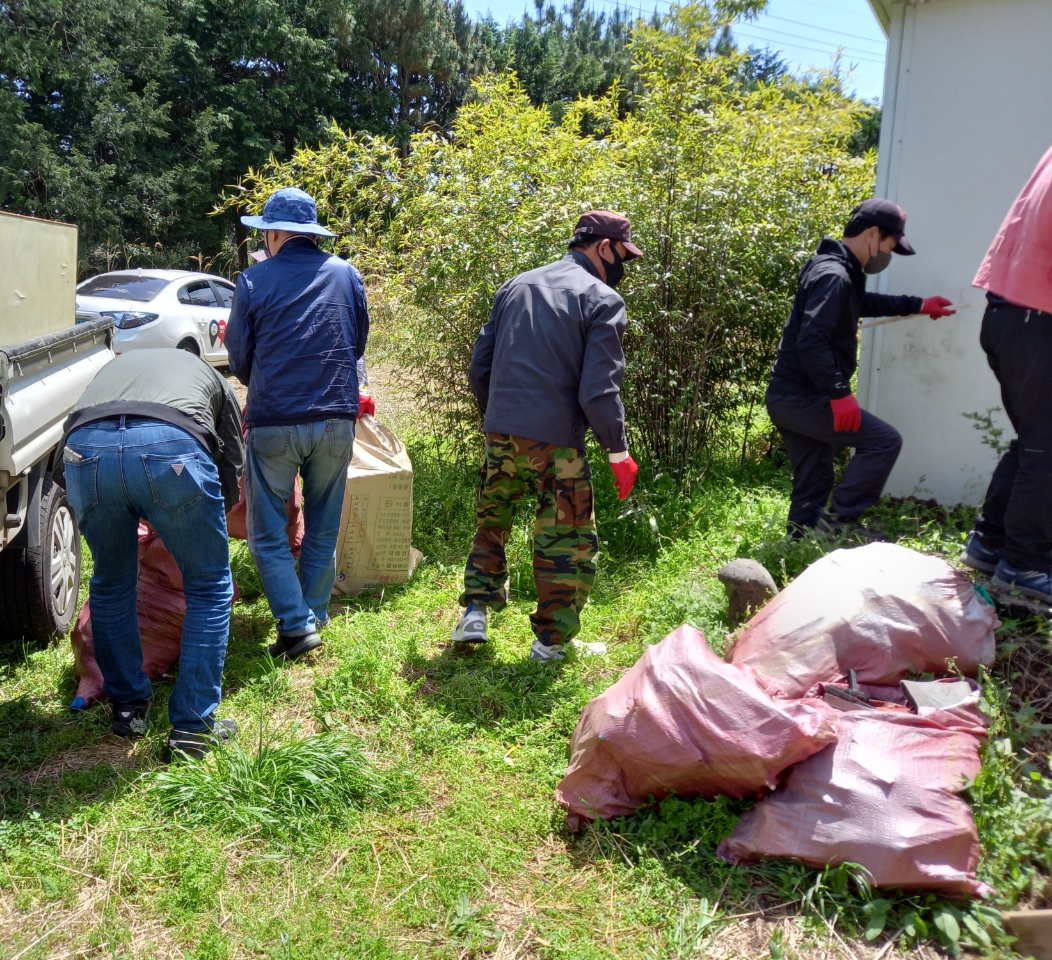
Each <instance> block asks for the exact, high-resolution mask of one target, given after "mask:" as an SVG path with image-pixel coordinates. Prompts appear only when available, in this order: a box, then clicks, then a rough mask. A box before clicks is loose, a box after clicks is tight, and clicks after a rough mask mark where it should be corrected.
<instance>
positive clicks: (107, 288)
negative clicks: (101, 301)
mask: <svg viewBox="0 0 1052 960" xmlns="http://www.w3.org/2000/svg"><path fill="white" fill-rule="evenodd" d="M167 283H168V281H167V280H164V279H162V278H161V277H140V276H136V275H135V274H133V273H104V274H102V275H101V276H99V277H95V278H94V279H92V280H89V281H88V282H87V283H85V284H84V286H83V287H81V288H80V289H79V290H78V291H77V293H78V294H80V295H81V296H84V297H108V298H109V299H110V300H136V301H138V302H139V303H148V302H149V301H150V300H152V299H153V298H154V297H156V296H157V294H159V293H160V292H161V291H162V290H163V289H164V287H165V285H166V284H167Z"/></svg>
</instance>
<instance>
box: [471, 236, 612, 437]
mask: <svg viewBox="0 0 1052 960" xmlns="http://www.w3.org/2000/svg"><path fill="white" fill-rule="evenodd" d="M626 322H627V318H626V316H625V301H624V300H622V299H621V296H620V295H619V294H618V293H617V292H616V291H615V290H614V289H613V288H612V287H608V286H607V285H606V284H605V283H603V281H602V280H600V279H599V274H598V273H597V272H596V269H595V267H594V266H592V263H591V261H590V260H589V259H588V257H586V256H585V255H584V254H583V253H579V252H577V251H575V250H571V251H570V252H569V253H567V254H566V256H565V257H563V258H562V259H561V260H556V261H555V263H549V264H548V265H547V266H544V267H538V268H537V269H536V270H527V271H526V272H525V273H520V274H519V275H518V276H517V277H514V278H512V279H511V280H509V281H508V282H507V283H506V284H504V286H503V287H501V288H500V290H498V291H497V297H496V299H495V300H494V303H493V309H492V311H491V312H490V315H489V320H488V321H487V322H486V325H485V326H484V327H483V328H482V332H481V333H479V336H478V339H477V340H476V341H475V352H474V354H473V355H472V358H471V370H470V374H469V377H470V380H471V390H472V392H473V393H474V394H475V399H476V400H478V404H479V407H480V408H481V409H482V412H483V413H484V414H485V415H486V420H485V425H484V427H483V429H484V430H485V431H486V432H487V433H510V434H513V435H515V436H519V437H526V438H528V439H530V440H539V441H541V442H542V443H553V444H556V445H558V446H561V447H574V448H576V449H578V450H583V449H584V433H585V430H586V429H587V428H588V427H589V426H590V427H591V428H592V430H593V432H594V433H595V435H596V437H598V438H599V442H600V443H601V444H602V445H603V446H604V447H606V449H607V450H608V451H609V452H610V453H620V452H621V451H623V450H627V449H628V442H627V440H626V439H625V408H624V406H623V405H622V403H621V378H622V376H623V375H624V372H625V354H624V351H623V350H622V349H621V338H622V337H623V336H624V332H625V324H626Z"/></svg>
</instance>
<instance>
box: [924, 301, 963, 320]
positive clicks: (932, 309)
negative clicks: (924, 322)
mask: <svg viewBox="0 0 1052 960" xmlns="http://www.w3.org/2000/svg"><path fill="white" fill-rule="evenodd" d="M952 306H953V303H952V302H951V301H949V300H947V299H946V298H945V297H925V298H924V302H923V303H922V304H921V308H920V312H921V313H926V314H927V315H928V316H929V317H931V318H932V320H938V319H939V317H952V316H953V315H954V314H955V313H956V312H957V311H956V310H947V309H946V308H947V307H952Z"/></svg>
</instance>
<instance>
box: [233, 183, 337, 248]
mask: <svg viewBox="0 0 1052 960" xmlns="http://www.w3.org/2000/svg"><path fill="white" fill-rule="evenodd" d="M241 222H242V223H243V224H244V225H245V226H246V227H252V228H253V229H255V230H289V231H291V232H292V233H313V234H317V235H318V236H319V237H335V236H336V234H335V233H333V232H332V231H331V230H326V229H325V227H323V226H322V225H321V224H320V223H318V205H317V204H316V203H315V202H314V198H313V197H312V196H311V195H310V194H309V193H305V192H304V191H303V190H300V189H299V188H298V187H282V188H281V189H280V190H275V191H274V192H273V193H272V194H271V195H270V196H269V197H268V198H267V202H266V203H265V204H264V206H263V216H261V217H242V218H241Z"/></svg>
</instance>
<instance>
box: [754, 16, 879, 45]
mask: <svg viewBox="0 0 1052 960" xmlns="http://www.w3.org/2000/svg"><path fill="white" fill-rule="evenodd" d="M764 17H765V18H766V19H768V20H781V21H782V22H783V23H794V24H796V25H797V26H798V27H807V28H808V29H810V30H821V31H822V32H823V33H832V34H836V35H837V36H838V37H851V38H852V39H854V40H865V41H866V42H867V43H879V44H881V45H882V46H885V47H886V46H887V45H888V41H887V39H886V38H884V37H880V38H879V39H877V38H875V37H864V36H862V34H860V33H845V32H844V31H843V30H834V29H833V28H832V27H820V26H819V25H818V24H817V23H805V22H804V21H803V20H790V19H789V18H788V17H776V16H775V15H774V14H773V13H767V14H764ZM756 25H757V26H762V24H759V23H757V24H756Z"/></svg>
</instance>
